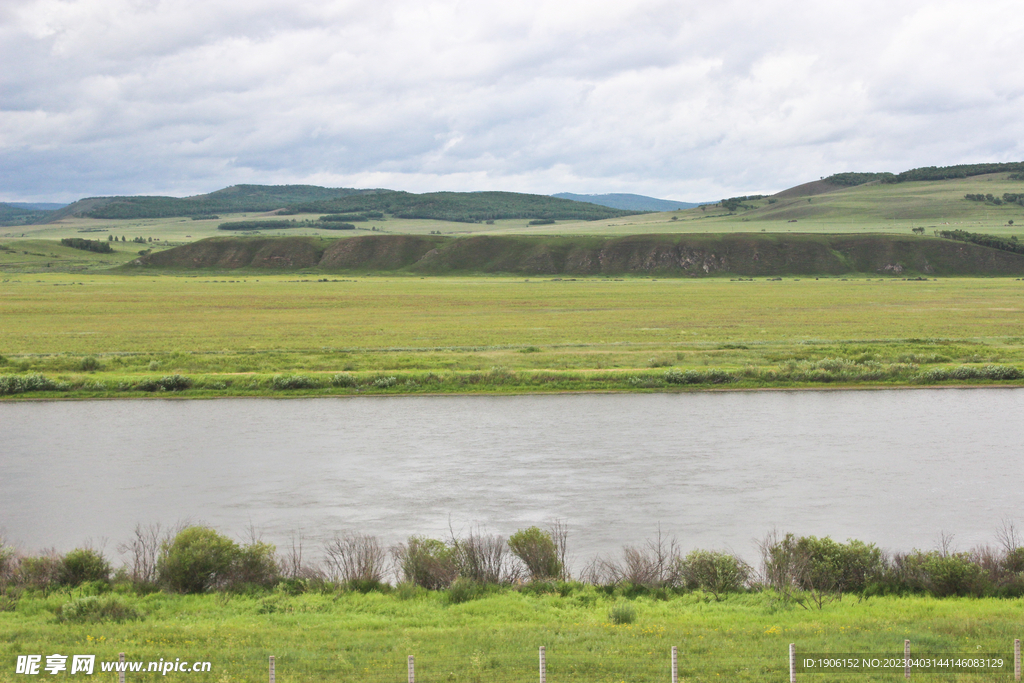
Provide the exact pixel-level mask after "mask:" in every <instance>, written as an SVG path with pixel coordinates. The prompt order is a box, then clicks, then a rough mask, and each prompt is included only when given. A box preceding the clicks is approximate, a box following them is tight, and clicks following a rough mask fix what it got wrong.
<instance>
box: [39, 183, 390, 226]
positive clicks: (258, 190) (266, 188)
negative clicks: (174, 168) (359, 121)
mask: <svg viewBox="0 0 1024 683" xmlns="http://www.w3.org/2000/svg"><path fill="white" fill-rule="evenodd" d="M389 191H390V190H354V189H346V188H336V189H332V188H326V187H317V186H315V185H233V186H231V187H227V188H224V189H223V190H217V191H216V192H211V193H209V194H200V195H195V196H193V197H147V196H138V197H89V198H87V199H80V200H79V201H77V202H75V203H74V204H71V205H70V206H66V207H64V208H63V209H61V210H60V211H58V212H57V213H56V214H55V215H54V220H59V219H60V218H64V217H65V216H83V217H86V218H168V217H171V216H201V215H204V214H216V213H239V212H248V211H253V212H267V211H276V210H277V209H283V208H286V207H288V206H291V205H293V204H299V203H304V202H312V201H320V200H324V199H334V198H337V197H343V196H347V195H353V194H373V193H376V192H389Z"/></svg>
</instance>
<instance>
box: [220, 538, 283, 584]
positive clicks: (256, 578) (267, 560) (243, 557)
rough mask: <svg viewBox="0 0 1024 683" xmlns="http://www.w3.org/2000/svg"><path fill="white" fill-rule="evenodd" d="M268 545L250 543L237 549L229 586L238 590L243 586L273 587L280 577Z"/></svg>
mask: <svg viewBox="0 0 1024 683" xmlns="http://www.w3.org/2000/svg"><path fill="white" fill-rule="evenodd" d="M225 540H226V539H225ZM276 551H277V548H275V547H274V546H273V545H271V544H269V543H260V542H256V543H252V544H250V545H246V546H242V547H241V548H238V549H237V551H236V553H235V557H234V561H233V562H232V565H231V570H230V573H229V584H230V586H231V587H232V588H235V589H238V588H241V587H244V586H261V587H264V588H267V587H270V586H273V585H274V584H275V583H277V581H278V579H280V577H281V571H280V569H279V568H278V566H277V558H276V557H275V553H276Z"/></svg>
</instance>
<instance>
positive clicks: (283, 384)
mask: <svg viewBox="0 0 1024 683" xmlns="http://www.w3.org/2000/svg"><path fill="white" fill-rule="evenodd" d="M270 387H271V388H272V389H277V390H279V391H284V390H288V389H319V388H320V380H318V379H317V378H315V377H310V376H309V375H274V377H273V378H272V379H271V380H270Z"/></svg>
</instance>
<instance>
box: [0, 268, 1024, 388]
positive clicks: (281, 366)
mask: <svg viewBox="0 0 1024 683" xmlns="http://www.w3.org/2000/svg"><path fill="white" fill-rule="evenodd" d="M0 295H2V297H3V302H4V325H3V326H2V327H0V375H3V376H5V377H8V378H21V379H22V380H25V381H29V380H28V379H27V378H29V377H30V376H32V375H36V374H42V375H43V376H44V377H45V378H46V380H47V381H50V382H52V383H53V385H52V386H51V387H50V388H51V390H56V391H49V392H47V391H43V392H41V393H37V394H33V395H37V396H47V395H55V396H56V395H75V396H81V397H86V396H112V395H126V394H127V395H148V394H152V393H153V391H159V386H157V387H156V388H155V389H154V388H153V387H154V386H155V385H154V384H153V383H159V382H160V381H161V380H162V379H163V378H165V377H169V376H174V375H182V376H185V377H187V378H188V379H189V388H187V389H186V392H187V393H188V394H189V395H196V396H200V395H201V396H214V395H271V394H275V395H276V394H280V392H282V391H284V392H288V393H290V394H322V393H357V392H358V393H362V392H387V393H406V392H429V393H436V392H441V393H445V392H477V391H483V392H531V391H571V390H585V391H595V390H596V391H601V390H613V391H633V390H650V389H668V388H684V387H690V388H693V387H709V386H716V387H720V386H724V385H727V386H730V387H734V388H762V387H800V386H823V385H833V386H903V385H921V384H925V385H929V384H936V383H938V384H943V383H954V384H956V383H960V384H963V383H968V384H976V383H987V382H991V381H995V382H998V383H1000V384H1006V383H1007V382H1009V383H1011V384H1019V383H1020V381H1019V380H1016V379H1013V378H1012V372H1011V373H1010V374H1007V373H1006V372H1005V371H1000V370H996V371H994V374H993V371H992V370H991V369H989V370H986V368H989V366H999V367H1002V368H1020V367H1021V366H1024V317H1022V316H1021V311H1022V310H1024V282H1022V281H1020V280H1014V279H1010V278H1003V279H977V278H973V279H972V278H965V279H942V280H934V279H932V280H928V281H909V280H897V279H885V280H882V279H878V278H875V279H861V280H849V279H845V280H844V279H842V278H831V279H825V278H822V279H820V280H816V279H807V278H805V279H786V280H781V281H774V280H772V281H769V280H764V279H762V280H755V281H747V280H745V281H729V280H723V279H715V280H652V279H629V278H626V279H607V278H590V279H576V280H571V279H570V280H565V279H562V280H558V279H544V280H536V279H525V278H507V277H490V278H479V277H477V278H468V277H467V278H428V279H420V278H409V277H406V278H400V277H391V278H386V277H358V278H334V279H330V280H328V279H327V278H314V277H308V276H294V275H293V276H266V275H260V276H259V277H254V276H245V277H239V276H233V277H228V276H220V277H213V276H209V275H204V276H201V277H172V276H154V277H149V276H146V277H127V276H112V275H102V276H100V275H78V276H69V275H39V276H36V275H33V276H20V277H10V278H5V280H4V281H3V282H0ZM673 371H675V373H676V374H675V375H672V374H667V373H672V372H673ZM687 371H690V373H689V374H685V373H687ZM680 373H683V374H685V376H682V375H680ZM715 373H718V374H715ZM722 373H724V374H722ZM986 373H988V374H986ZM295 375H298V376H300V377H299V379H295V380H290V379H289V377H292V376H295ZM726 376H727V377H726ZM673 377H675V379H674V380H673V379H672V378H673ZM275 378H276V379H275ZM390 378H394V379H393V380H392V379H390ZM723 378H724V379H723ZM37 388H45V387H37ZM69 388H70V389H72V390H73V391H72V392H71V394H68V393H67V391H66V389H69ZM147 388H148V389H147ZM177 388H179V389H181V388H183V387H182V386H179V387H177ZM165 389H166V387H165Z"/></svg>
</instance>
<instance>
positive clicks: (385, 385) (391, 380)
mask: <svg viewBox="0 0 1024 683" xmlns="http://www.w3.org/2000/svg"><path fill="white" fill-rule="evenodd" d="M396 384H398V378H397V377H378V378H376V379H375V380H373V382H371V383H370V386H372V387H373V388H374V389H390V388H391V387H393V386H395V385H396Z"/></svg>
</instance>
